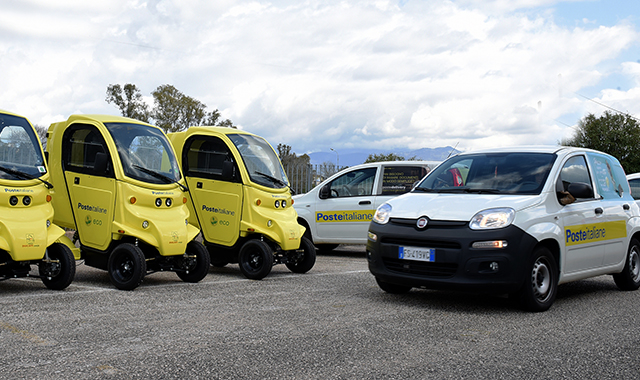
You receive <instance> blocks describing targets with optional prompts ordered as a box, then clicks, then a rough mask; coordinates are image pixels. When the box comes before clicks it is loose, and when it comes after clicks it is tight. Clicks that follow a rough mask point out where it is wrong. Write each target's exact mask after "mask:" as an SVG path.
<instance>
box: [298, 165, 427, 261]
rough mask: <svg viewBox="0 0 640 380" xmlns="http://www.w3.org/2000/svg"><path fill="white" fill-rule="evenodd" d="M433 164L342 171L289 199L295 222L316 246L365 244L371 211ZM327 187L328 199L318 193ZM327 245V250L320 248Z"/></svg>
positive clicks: (362, 167)
mask: <svg viewBox="0 0 640 380" xmlns="http://www.w3.org/2000/svg"><path fill="white" fill-rule="evenodd" d="M438 163H439V162H435V161H388V162H374V163H367V164H362V165H357V166H352V167H349V168H347V169H344V170H342V171H340V172H338V173H336V174H334V175H332V176H331V177H329V178H328V179H326V180H325V181H323V182H322V183H321V184H320V185H318V186H316V187H314V188H313V189H311V190H310V191H309V192H308V193H306V194H300V195H296V196H294V197H293V201H294V203H293V207H294V208H295V210H296V211H297V212H298V221H299V223H300V224H301V225H303V226H304V227H306V228H307V233H306V234H307V237H309V238H310V239H311V240H312V241H313V243H314V244H316V246H318V247H320V248H323V247H327V246H329V247H330V248H332V247H333V246H335V245H337V244H365V243H366V242H367V228H368V227H369V222H370V221H371V219H372V217H373V213H374V211H375V209H376V208H377V207H378V206H379V205H381V204H382V203H384V202H386V201H388V200H389V199H391V198H393V197H396V196H398V195H401V194H404V193H406V192H408V191H409V190H411V187H412V186H413V185H414V184H415V183H416V182H417V181H419V180H420V179H422V178H423V177H424V175H426V174H427V173H428V172H429V171H430V170H431V169H433V168H434V167H435V166H437V164H438ZM326 186H329V188H330V190H329V197H325V198H323V197H322V195H321V191H322V189H323V188H325V187H326ZM323 244H324V245H327V246H323Z"/></svg>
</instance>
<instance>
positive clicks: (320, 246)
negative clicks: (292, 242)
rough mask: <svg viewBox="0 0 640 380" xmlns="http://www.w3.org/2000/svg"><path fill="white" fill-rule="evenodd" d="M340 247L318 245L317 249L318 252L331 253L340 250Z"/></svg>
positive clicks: (336, 245) (335, 245)
mask: <svg viewBox="0 0 640 380" xmlns="http://www.w3.org/2000/svg"><path fill="white" fill-rule="evenodd" d="M339 245H340V244H316V248H318V250H319V251H322V252H329V251H333V250H334V249H336V248H338V246H339Z"/></svg>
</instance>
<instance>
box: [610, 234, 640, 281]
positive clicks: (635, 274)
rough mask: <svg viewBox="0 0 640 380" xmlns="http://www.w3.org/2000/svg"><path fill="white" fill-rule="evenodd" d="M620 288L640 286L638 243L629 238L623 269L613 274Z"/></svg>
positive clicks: (639, 248) (639, 245)
mask: <svg viewBox="0 0 640 380" xmlns="http://www.w3.org/2000/svg"><path fill="white" fill-rule="evenodd" d="M613 281H615V283H616V285H617V286H618V288H619V289H620V290H637V289H638V288H639V287H640V243H638V241H637V240H636V239H631V243H630V244H629V252H628V253H627V258H626V262H625V264H624V269H623V270H622V272H620V273H616V274H614V275H613Z"/></svg>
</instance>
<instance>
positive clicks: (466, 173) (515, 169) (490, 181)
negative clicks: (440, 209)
mask: <svg viewBox="0 0 640 380" xmlns="http://www.w3.org/2000/svg"><path fill="white" fill-rule="evenodd" d="M556 157H557V156H556V155H555V154H552V153H520V152H513V153H483V154H470V155H461V156H455V157H452V158H450V159H448V160H447V161H445V162H443V163H442V164H441V165H440V166H438V167H437V168H436V169H434V170H433V171H432V172H431V173H429V175H428V176H427V177H425V179H424V180H423V181H422V182H421V183H420V184H419V185H418V186H417V187H416V188H415V189H414V191H417V192H420V191H422V192H439V193H476V194H477V193H483V194H528V195H534V194H540V192H541V191H542V188H543V187H544V184H545V182H546V180H547V177H548V176H549V172H550V170H551V167H552V166H553V163H554V161H555V159H556Z"/></svg>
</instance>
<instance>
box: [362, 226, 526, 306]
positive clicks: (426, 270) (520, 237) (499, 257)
mask: <svg viewBox="0 0 640 380" xmlns="http://www.w3.org/2000/svg"><path fill="white" fill-rule="evenodd" d="M369 234H370V236H371V234H373V235H375V236H376V240H375V241H374V240H372V239H371V237H370V238H369V239H368V241H367V260H368V263H369V271H370V272H371V273H372V274H373V275H374V276H375V277H377V278H379V279H380V280H382V281H385V282H388V283H391V284H397V285H404V286H411V287H423V288H428V289H451V290H463V291H472V292H482V293H497V294H500V293H514V292H516V291H518V290H519V289H520V287H521V286H522V283H523V280H524V278H525V277H524V276H525V274H526V263H527V262H528V259H529V256H530V253H531V252H532V250H533V247H534V246H535V245H536V243H537V240H536V239H535V238H534V237H532V236H531V235H529V234H527V233H526V232H524V231H523V230H521V229H520V228H518V227H515V226H513V225H511V226H509V227H506V228H502V229H496V230H486V231H474V230H471V229H470V228H469V227H468V223H466V222H449V221H429V223H428V226H427V228H426V229H422V230H421V229H418V228H417V227H416V220H413V219H393V218H392V219H391V220H390V221H389V223H387V224H385V225H380V224H377V223H375V222H371V224H370V226H369ZM495 240H505V241H507V243H508V244H507V246H506V247H505V248H499V249H498V248H491V249H477V248H472V244H473V243H474V242H484V241H495ZM401 246H405V247H421V248H434V249H435V259H434V261H433V262H423V261H414V260H405V259H400V258H399V257H398V256H399V255H398V252H399V247H401Z"/></svg>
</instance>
